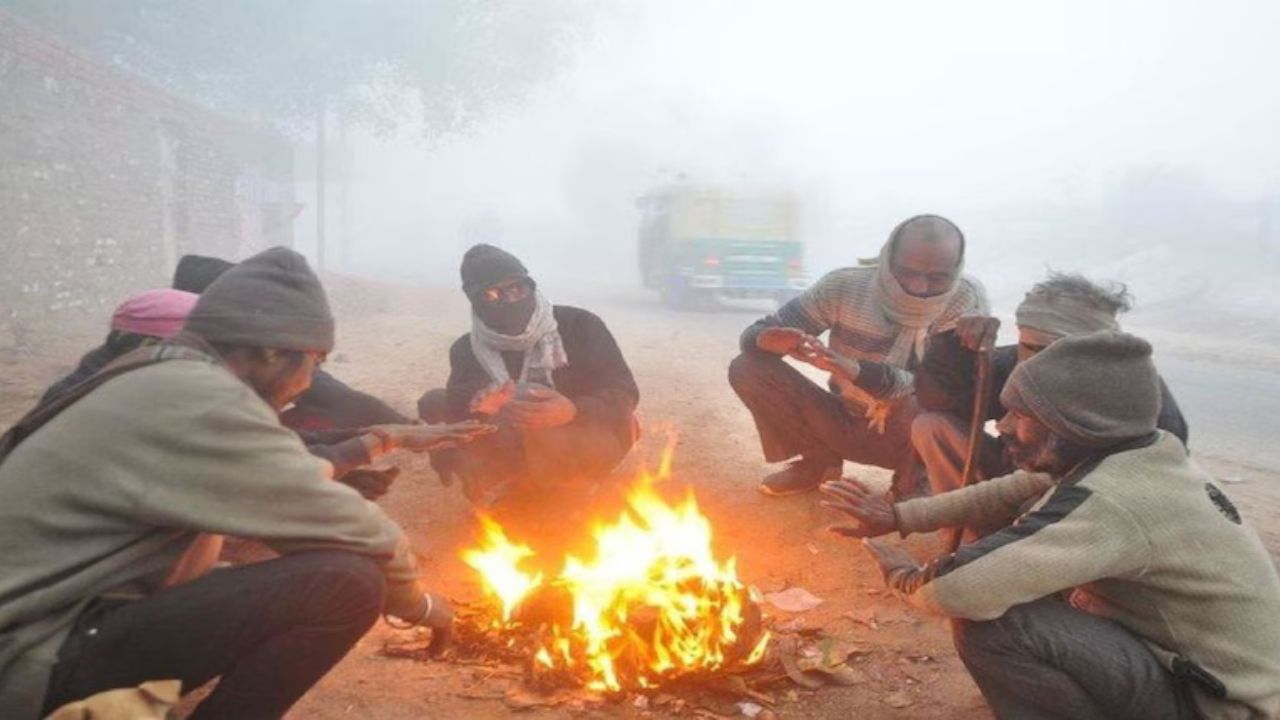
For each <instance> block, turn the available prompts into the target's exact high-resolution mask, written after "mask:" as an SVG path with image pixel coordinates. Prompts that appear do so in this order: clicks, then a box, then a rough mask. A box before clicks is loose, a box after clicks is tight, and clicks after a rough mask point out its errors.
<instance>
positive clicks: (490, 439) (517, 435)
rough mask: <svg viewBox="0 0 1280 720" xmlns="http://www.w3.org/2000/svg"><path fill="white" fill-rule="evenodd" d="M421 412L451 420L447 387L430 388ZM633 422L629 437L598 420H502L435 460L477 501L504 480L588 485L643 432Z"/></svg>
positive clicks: (549, 486)
mask: <svg viewBox="0 0 1280 720" xmlns="http://www.w3.org/2000/svg"><path fill="white" fill-rule="evenodd" d="M418 417H420V418H421V419H422V420H423V421H424V422H428V423H442V422H450V421H451V419H450V418H449V411H448V401H447V397H446V395H445V391H444V390H443V389H435V390H428V391H427V392H426V393H425V394H424V395H423V396H422V398H421V399H419V400H418ZM633 427H634V428H636V429H635V431H634V432H633V436H632V437H631V438H630V439H624V438H621V437H619V436H618V434H617V433H616V432H614V431H613V430H612V429H611V428H608V427H603V426H601V425H598V424H586V423H582V422H576V423H571V424H569V425H564V426H561V427H555V428H547V429H544V430H520V429H518V428H515V427H513V426H511V425H507V424H504V423H502V422H501V421H499V423H498V430H497V432H495V433H493V434H492V435H486V436H484V437H481V438H477V439H475V440H473V441H472V442H470V443H468V444H466V445H463V446H461V447H458V448H451V449H449V450H437V451H434V452H432V453H431V466H432V467H433V468H435V470H436V472H437V473H440V475H441V477H442V479H444V478H445V476H446V475H448V476H450V477H451V476H452V475H458V476H459V477H460V478H461V479H462V481H463V490H464V492H465V493H466V494H467V497H468V498H470V499H471V500H472V501H473V502H474V501H476V500H478V499H480V498H481V497H482V496H483V495H484V494H485V492H486V491H487V490H489V489H490V488H492V487H494V486H500V485H504V484H506V485H509V486H510V487H509V489H510V490H512V491H520V490H524V491H535V492H548V491H551V492H554V491H555V490H556V489H558V488H566V487H575V486H576V485H577V484H580V483H584V482H585V483H587V484H588V485H589V484H591V483H592V482H594V481H596V480H600V479H603V478H605V477H606V476H608V475H609V473H611V472H613V470H614V468H616V467H617V466H618V464H619V463H621V462H622V460H623V459H624V458H626V456H627V453H629V452H630V451H631V448H632V446H634V445H635V442H636V439H637V438H638V437H639V430H638V427H639V426H638V425H633ZM446 482H448V480H447V479H446Z"/></svg>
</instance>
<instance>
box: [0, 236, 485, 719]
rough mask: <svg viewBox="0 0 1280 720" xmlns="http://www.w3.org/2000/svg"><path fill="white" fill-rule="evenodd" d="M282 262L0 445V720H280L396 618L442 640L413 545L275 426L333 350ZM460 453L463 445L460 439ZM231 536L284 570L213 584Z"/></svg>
mask: <svg viewBox="0 0 1280 720" xmlns="http://www.w3.org/2000/svg"><path fill="white" fill-rule="evenodd" d="M333 337H334V335H333V317H332V315H331V314H330V312H329V306H328V302H327V300H326V298H325V294H324V291H323V289H322V288H321V286H320V283H319V281H318V279H317V278H316V277H315V275H314V274H313V273H312V272H311V270H310V268H309V267H307V265H306V261H305V260H303V258H302V257H301V256H300V255H298V254H296V253H294V252H292V251H290V250H286V249H284V248H275V249H272V250H268V251H266V252H264V253H262V254H260V255H258V256H256V257H254V258H251V259H249V260H246V261H245V262H244V263H241V264H240V265H238V266H237V267H235V268H233V269H232V270H230V271H228V272H227V273H226V274H225V275H224V276H223V277H221V278H219V279H218V280H217V281H216V282H215V283H214V284H213V285H212V286H211V287H210V288H209V289H208V290H207V291H206V293H205V294H204V295H203V296H202V297H201V298H200V301H199V302H198V304H197V305H196V307H195V308H194V309H193V310H192V312H191V314H190V316H189V317H188V319H187V321H186V325H185V330H184V332H183V333H182V334H180V335H179V336H178V337H177V338H175V340H174V341H173V343H172V344H166V345H161V346H157V347H153V348H143V349H140V350H139V351H137V352H136V353H133V354H130V355H127V356H125V357H123V358H120V359H119V360H117V361H116V362H114V363H113V364H112V365H111V366H109V367H107V368H106V369H104V370H103V371H102V372H100V373H99V374H98V375H96V376H95V377H94V378H92V379H91V380H89V381H87V382H85V383H82V384H81V385H79V386H77V388H76V389H75V390H74V391H73V392H71V393H68V394H67V395H65V396H63V397H61V398H59V399H58V400H57V401H56V402H54V403H52V404H49V405H42V406H41V407H39V408H37V409H36V410H35V411H33V412H32V413H31V414H30V415H28V416H27V417H26V418H24V419H23V420H22V421H20V422H19V424H18V425H17V426H15V427H14V428H13V429H12V430H10V432H9V433H7V434H6V435H5V436H4V437H3V438H0V717H4V718H14V719H19V718H35V717H39V716H42V715H43V714H45V713H48V712H50V711H52V710H53V709H55V708H57V707H59V706H61V705H63V704H65V703H68V702H71V701H74V700H78V699H81V698H84V697H88V696H90V695H93V694H95V693H98V692H101V691H103V690H108V689H111V688H121V687H133V686H137V685H139V684H140V683H143V682H145V681H149V680H160V679H177V680H180V681H182V684H183V687H184V689H186V690H190V689H193V688H195V687H198V686H200V685H202V684H203V683H205V682H206V681H208V680H210V679H213V678H215V677H216V678H220V682H219V684H218V686H217V688H216V689H215V690H214V691H213V693H212V694H210V695H209V697H208V698H207V699H206V700H205V701H204V702H203V703H202V704H201V705H200V706H199V707H198V708H197V709H196V711H195V714H194V715H193V716H192V717H195V718H233V717H234V718H270V717H278V716H280V715H282V714H283V713H284V712H285V711H286V710H287V709H288V708H289V707H290V706H291V705H292V704H293V703H294V702H295V701H296V700H297V699H298V698H299V697H301V696H302V694H303V693H305V692H306V691H307V690H308V689H309V688H310V687H311V686H312V685H313V684H314V683H315V682H316V681H317V680H319V679H320V678H321V677H322V676H323V675H324V674H325V673H326V672H328V670H329V669H330V668H331V667H332V666H333V665H334V664H335V663H336V662H338V660H340V659H341V658H342V657H343V655H345V654H346V652H347V650H348V649H349V648H350V647H351V646H352V645H353V644H354V643H355V642H356V640H358V639H359V638H360V637H361V636H362V635H363V634H364V633H365V631H366V630H368V628H369V627H370V626H371V625H372V624H373V622H374V621H375V620H376V619H377V618H378V617H379V615H381V614H384V613H385V614H388V615H393V616H396V617H399V618H401V619H402V620H404V621H405V622H408V623H413V624H421V625H424V626H427V627H431V628H433V629H434V630H435V636H436V639H437V640H438V641H439V642H441V643H442V642H444V641H446V640H447V637H448V631H449V628H450V624H451V621H452V614H451V612H450V610H449V607H448V604H447V603H446V602H445V600H444V599H443V598H441V597H439V596H435V595H432V594H430V593H428V592H426V591H424V589H423V588H422V586H421V585H420V579H419V574H418V570H417V568H416V566H415V563H414V558H413V555H412V553H411V551H410V547H409V543H408V541H407V540H406V538H405V535H404V532H403V531H402V530H401V529H400V528H399V526H397V525H396V523H394V522H393V521H391V520H390V519H389V518H387V517H386V516H385V515H384V514H383V513H382V511H381V510H379V509H378V507H377V506H376V505H374V504H373V503H371V502H368V501H366V500H364V499H363V498H361V497H360V495H359V494H357V493H356V491H354V490H353V489H351V488H350V487H347V486H345V485H342V484H340V483H335V482H331V481H330V480H329V477H330V475H331V474H332V467H331V466H330V465H329V463H327V462H325V461H324V460H321V459H319V458H316V457H314V456H312V455H311V454H309V453H308V452H307V449H306V448H305V447H304V446H303V444H302V442H301V441H300V440H299V439H298V437H297V435H295V434H294V433H292V432H291V431H289V430H287V429H285V428H284V427H282V426H281V425H280V422H279V420H278V419H277V411H278V410H279V408H281V407H283V406H284V405H285V404H287V403H288V402H289V401H291V400H292V399H293V398H295V397H297V395H298V394H299V393H301V392H302V391H304V390H305V389H306V388H307V386H308V384H309V382H310V377H311V373H312V371H313V370H314V368H315V367H316V366H317V365H318V364H319V363H320V362H322V361H323V359H324V356H325V354H326V353H327V352H328V351H329V350H330V349H331V348H332V347H333ZM454 439H455V440H456V439H465V438H454ZM222 535H233V536H239V537H246V538H254V539H259V540H262V541H264V542H266V543H267V544H269V545H270V546H272V547H273V548H274V549H276V550H277V551H279V552H280V553H281V554H282V555H283V556H282V557H281V558H279V559H277V560H272V561H269V562H263V563H259V564H256V565H250V566H245V567H239V568H234V569H225V570H218V571H215V572H206V571H207V570H209V568H210V567H211V565H212V563H213V561H214V560H215V559H216V557H217V553H218V549H219V546H220V542H221V536H222Z"/></svg>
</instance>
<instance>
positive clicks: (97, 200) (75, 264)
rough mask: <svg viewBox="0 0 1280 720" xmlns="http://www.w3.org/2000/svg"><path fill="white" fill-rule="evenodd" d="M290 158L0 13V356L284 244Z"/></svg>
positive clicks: (255, 133)
mask: <svg viewBox="0 0 1280 720" xmlns="http://www.w3.org/2000/svg"><path fill="white" fill-rule="evenodd" d="M292 166H293V155H292V147H291V146H290V144H289V143H288V142H287V141H286V140H285V139H284V138H283V137H281V136H279V135H277V134H275V133H273V132H270V131H268V130H265V129H263V128H259V127H254V126H250V125H248V124H244V123H239V122H236V121H233V120H230V119H228V118H226V117H224V116H221V115H218V114H216V113H213V112H211V111H209V110H207V109H205V108H202V107H200V106H198V105H196V104H194V103H191V102H189V101H186V100H184V99H181V98H179V97H176V96H174V95H172V94H170V93H167V92H165V91H163V90H162V89H160V88H159V87H157V86H155V85H154V84H152V83H150V82H148V81H146V80H143V79H141V78H138V77H136V76H132V75H130V74H127V73H125V72H122V71H120V70H117V69H115V68H112V67H110V66H109V65H107V64H104V63H103V62H101V61H98V60H96V59H93V58H91V57H89V56H87V55H85V54H82V53H80V52H77V51H75V50H74V49H72V48H69V47H67V46H65V45H64V44H62V43H60V42H59V41H57V40H55V39H53V38H51V37H50V36H48V35H47V34H45V33H43V32H40V31H38V30H36V29H35V28H33V27H32V26H30V25H28V24H26V23H24V22H23V21H21V20H18V19H17V18H15V17H13V16H12V15H10V14H7V13H5V12H4V11H0V343H2V342H4V341H5V340H6V338H5V335H10V336H11V337H10V338H7V339H9V340H13V339H14V338H13V337H12V336H15V335H17V336H21V335H22V334H23V333H24V332H26V331H30V329H31V327H32V326H33V324H40V323H46V322H57V319H58V317H59V316H61V315H66V314H69V313H70V314H77V315H81V314H85V313H89V314H93V315H96V316H101V317H103V318H104V320H105V318H106V317H107V316H108V315H109V313H110V310H111V309H112V308H113V307H114V306H115V305H116V304H117V303H118V302H119V301H120V300H121V299H123V298H124V297H125V296H127V295H129V294H131V293H133V292H137V291H140V290H145V289H149V288H152V287H161V286H166V285H167V284H168V281H169V278H170V275H171V273H172V269H173V266H174V263H175V262H176V260H177V258H178V257H180V256H181V255H182V254H184V253H188V252H196V253H201V254H209V255H218V256H222V257H227V258H233V259H238V258H242V257H244V256H246V255H249V254H252V253H253V252H256V251H257V250H259V249H261V248H264V247H269V246H271V245H277V244H284V245H291V244H292V218H293V217H294V216H295V214H296V212H297V210H298V206H297V205H296V204H295V198H294V191H293V167H292Z"/></svg>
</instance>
